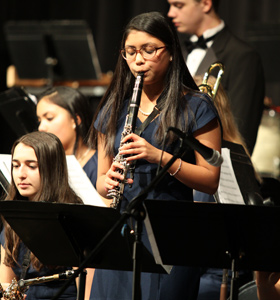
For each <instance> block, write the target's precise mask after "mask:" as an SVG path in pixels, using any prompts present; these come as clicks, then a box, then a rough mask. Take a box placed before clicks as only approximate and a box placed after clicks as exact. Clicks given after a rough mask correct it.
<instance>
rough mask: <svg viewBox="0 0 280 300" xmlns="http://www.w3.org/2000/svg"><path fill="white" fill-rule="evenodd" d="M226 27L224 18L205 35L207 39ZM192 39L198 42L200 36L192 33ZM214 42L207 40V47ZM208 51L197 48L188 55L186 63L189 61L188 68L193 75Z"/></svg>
mask: <svg viewBox="0 0 280 300" xmlns="http://www.w3.org/2000/svg"><path fill="white" fill-rule="evenodd" d="M224 27H225V23H224V21H223V20H222V22H221V23H220V24H219V25H218V26H216V27H214V28H211V29H207V30H206V31H205V32H204V33H203V37H204V38H205V39H207V38H209V37H211V36H213V35H215V34H216V33H218V32H219V31H221V30H222V29H223V28H224ZM190 40H191V41H192V42H196V41H197V40H198V37H197V36H196V35H192V36H191V37H190ZM212 44H213V40H211V41H209V42H207V47H208V48H209V47H211V46H212ZM206 51H207V49H201V48H196V49H194V50H193V51H192V52H191V53H190V54H189V55H188V57H187V61H186V63H187V66H188V69H189V71H190V73H191V75H192V76H194V75H195V73H196V70H197V69H198V66H199V65H200V63H201V61H202V60H203V58H204V56H205V54H206Z"/></svg>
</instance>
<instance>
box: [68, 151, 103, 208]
mask: <svg viewBox="0 0 280 300" xmlns="http://www.w3.org/2000/svg"><path fill="white" fill-rule="evenodd" d="M66 160H67V167H68V176H69V183H70V185H71V187H72V188H73V190H74V191H75V192H76V193H77V195H78V196H80V198H81V199H82V200H83V202H84V204H89V205H95V206H103V207H107V206H106V205H105V203H104V202H103V200H102V198H101V197H100V195H99V194H98V193H97V191H96V189H95V188H94V186H93V185H92V183H91V181H90V180H89V178H88V177H87V175H86V173H85V171H84V170H83V168H82V167H81V165H80V164H79V162H78V161H77V159H76V157H75V156H74V155H66Z"/></svg>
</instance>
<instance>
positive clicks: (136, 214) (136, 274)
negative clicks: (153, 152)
mask: <svg viewBox="0 0 280 300" xmlns="http://www.w3.org/2000/svg"><path fill="white" fill-rule="evenodd" d="M183 153H184V150H183V143H181V145H180V148H179V149H178V151H177V152H176V153H175V154H174V155H173V156H172V157H171V159H170V160H169V161H168V162H167V164H166V165H165V166H164V167H163V168H162V169H161V170H160V171H159V172H158V174H157V175H156V177H155V178H154V179H153V180H152V181H151V182H150V184H149V185H148V186H147V187H146V188H145V189H144V190H143V191H142V192H140V194H139V195H138V196H136V197H135V198H133V199H132V200H131V201H130V202H129V203H128V205H127V207H126V209H125V211H126V214H127V215H131V216H133V218H134V219H135V220H136V226H135V240H134V251H133V293H132V300H141V261H142V249H143V244H142V241H141V235H142V229H143V221H144V219H145V217H146V212H145V209H144V207H143V201H144V200H145V199H146V197H147V195H148V193H149V192H150V190H152V189H153V188H154V187H155V186H156V185H157V184H158V183H159V182H160V181H161V180H162V178H163V177H164V176H165V173H166V172H167V170H168V169H169V168H170V167H171V165H172V164H173V163H174V162H175V160H176V159H177V158H178V157H180V156H181V155H182V154H183Z"/></svg>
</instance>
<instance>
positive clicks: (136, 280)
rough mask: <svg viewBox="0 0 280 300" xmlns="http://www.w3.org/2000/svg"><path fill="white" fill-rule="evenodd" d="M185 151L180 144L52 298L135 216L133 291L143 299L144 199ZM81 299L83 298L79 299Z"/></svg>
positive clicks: (134, 297) (139, 299) (133, 296)
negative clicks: (142, 236)
mask: <svg viewBox="0 0 280 300" xmlns="http://www.w3.org/2000/svg"><path fill="white" fill-rule="evenodd" d="M183 153H184V151H183V144H182V145H181V146H180V148H179V150H178V151H177V153H175V154H174V155H173V156H172V158H171V159H170V160H169V161H168V162H167V164H166V165H165V166H164V167H163V168H162V169H161V170H160V171H159V172H158V174H157V176H156V177H155V178H154V179H153V180H152V181H151V183H150V184H149V185H148V186H147V187H146V188H145V189H144V190H143V191H142V192H141V193H140V194H139V195H138V196H136V197H135V198H133V199H132V200H131V202H129V203H128V205H127V207H126V209H125V210H124V212H123V213H122V214H121V217H120V219H119V220H118V221H117V222H116V223H115V224H114V225H113V227H112V228H111V229H110V230H109V231H108V232H107V234H106V235H105V236H104V237H103V238H102V239H101V241H100V242H99V243H98V244H97V245H96V247H95V248H94V249H93V250H92V251H91V252H90V253H89V255H88V256H87V257H86V258H85V259H84V261H83V262H82V263H81V264H80V266H79V268H78V269H77V270H75V272H74V274H73V275H72V276H71V277H70V278H69V280H68V281H67V282H66V283H65V284H64V285H63V286H62V288H61V289H60V290H59V291H58V293H57V294H56V295H55V296H54V297H53V298H52V300H56V299H58V298H59V296H61V295H62V293H63V292H64V291H65V290H66V288H67V287H68V286H69V285H70V284H71V282H72V281H73V279H74V278H75V277H77V275H78V274H80V273H81V272H82V271H83V269H84V267H85V266H86V265H87V263H88V262H90V261H91V260H92V259H93V258H94V256H95V255H96V254H97V253H98V252H99V251H100V249H102V247H103V246H104V245H105V243H106V241H107V240H109V238H110V237H111V235H112V234H113V233H114V232H115V230H117V229H119V228H120V227H121V226H122V225H123V224H124V223H125V221H126V220H127V219H128V218H129V217H131V216H132V217H133V218H135V220H136V225H137V226H136V227H135V241H134V253H133V259H134V263H133V293H132V300H141V261H142V249H143V244H142V241H141V234H142V227H143V224H142V222H143V220H144V219H145V215H144V214H145V210H144V208H143V205H142V204H143V201H144V200H145V199H146V197H147V194H148V192H149V191H150V190H151V189H152V188H154V187H155V186H156V185H157V184H158V183H159V182H160V181H161V180H162V178H163V176H164V175H165V173H166V172H167V170H168V169H169V168H170V166H171V165H172V164H173V163H174V161H175V160H176V159H177V158H178V157H180V156H181V155H182V154H183ZM79 300H81V299H79Z"/></svg>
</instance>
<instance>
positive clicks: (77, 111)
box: [38, 86, 93, 154]
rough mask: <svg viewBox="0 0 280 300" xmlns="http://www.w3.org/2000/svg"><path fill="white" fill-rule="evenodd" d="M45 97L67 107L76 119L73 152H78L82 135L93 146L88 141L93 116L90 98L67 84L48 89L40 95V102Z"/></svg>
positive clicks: (84, 141) (85, 141)
mask: <svg viewBox="0 0 280 300" xmlns="http://www.w3.org/2000/svg"><path fill="white" fill-rule="evenodd" d="M44 97H47V98H48V100H50V101H51V102H52V103H54V104H56V105H58V106H60V107H62V108H64V109H66V110H67V111H68V112H69V113H70V115H71V116H72V118H73V119H74V121H75V124H76V128H75V131H76V141H75V145H74V153H73V154H75V153H76V150H77V147H78V141H79V138H80V137H81V138H82V140H83V143H85V144H86V145H87V146H89V147H91V146H92V145H90V144H89V143H88V134H89V129H90V125H91V122H92V118H93V110H92V108H91V106H90V104H89V100H88V98H87V97H86V96H85V95H83V94H82V93H80V92H79V91H78V90H76V89H73V88H71V87H67V86H57V87H52V88H49V89H47V90H46V91H44V92H43V93H42V94H41V95H39V97H38V102H40V100H42V98H44ZM77 116H79V117H80V119H81V123H80V124H79V123H78V118H77Z"/></svg>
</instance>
